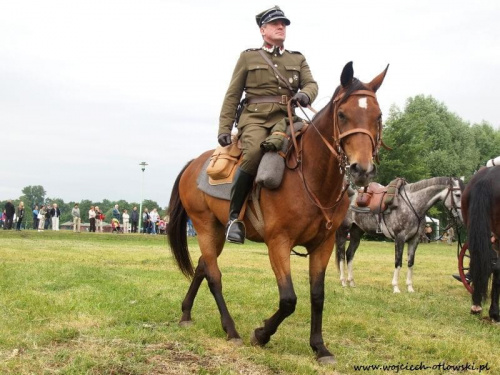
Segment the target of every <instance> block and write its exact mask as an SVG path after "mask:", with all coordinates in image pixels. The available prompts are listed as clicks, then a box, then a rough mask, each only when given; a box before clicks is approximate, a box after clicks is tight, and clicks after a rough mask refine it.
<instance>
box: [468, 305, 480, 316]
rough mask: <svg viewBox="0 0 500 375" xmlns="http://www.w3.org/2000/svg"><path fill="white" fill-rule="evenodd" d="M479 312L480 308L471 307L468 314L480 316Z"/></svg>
mask: <svg viewBox="0 0 500 375" xmlns="http://www.w3.org/2000/svg"><path fill="white" fill-rule="evenodd" d="M481 311H483V308H482V307H481V306H477V305H472V306H471V308H470V313H471V314H474V315H477V314H481Z"/></svg>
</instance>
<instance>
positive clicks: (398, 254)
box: [392, 238, 405, 293]
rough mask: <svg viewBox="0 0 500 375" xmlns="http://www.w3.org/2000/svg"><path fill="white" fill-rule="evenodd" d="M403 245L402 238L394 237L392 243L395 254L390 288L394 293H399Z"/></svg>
mask: <svg viewBox="0 0 500 375" xmlns="http://www.w3.org/2000/svg"><path fill="white" fill-rule="evenodd" d="M404 246H405V243H404V240H400V239H398V238H396V241H395V245H394V249H395V251H394V256H395V264H394V275H393V277H392V289H393V292H394V293H401V290H399V286H398V283H399V273H400V272H401V267H402V266H403V248H404Z"/></svg>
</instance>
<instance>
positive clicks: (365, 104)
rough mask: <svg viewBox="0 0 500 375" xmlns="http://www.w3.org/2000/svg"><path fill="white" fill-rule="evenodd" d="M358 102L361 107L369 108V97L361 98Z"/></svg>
mask: <svg viewBox="0 0 500 375" xmlns="http://www.w3.org/2000/svg"><path fill="white" fill-rule="evenodd" d="M358 104H359V106H360V108H364V109H367V108H368V99H367V98H359V100H358Z"/></svg>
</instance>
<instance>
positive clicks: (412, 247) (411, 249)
mask: <svg viewBox="0 0 500 375" xmlns="http://www.w3.org/2000/svg"><path fill="white" fill-rule="evenodd" d="M418 240H419V238H418V233H417V235H416V236H415V237H413V238H412V239H411V240H410V241H408V273H407V275H406V287H407V288H408V292H409V293H413V292H414V291H415V290H414V289H413V265H414V264H415V253H416V251H417V246H418Z"/></svg>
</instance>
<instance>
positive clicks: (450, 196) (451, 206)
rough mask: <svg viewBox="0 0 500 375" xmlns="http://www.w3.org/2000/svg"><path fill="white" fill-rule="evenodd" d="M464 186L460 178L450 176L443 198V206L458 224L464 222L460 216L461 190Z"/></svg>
mask: <svg viewBox="0 0 500 375" xmlns="http://www.w3.org/2000/svg"><path fill="white" fill-rule="evenodd" d="M464 188H465V184H464V182H463V181H462V180H461V179H459V178H456V177H450V181H449V183H448V190H447V191H446V195H445V198H444V199H443V202H444V205H445V207H446V208H447V209H448V210H449V211H450V213H451V215H452V216H453V218H454V219H455V220H458V222H459V224H463V223H464V218H463V216H462V192H463V191H464Z"/></svg>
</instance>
